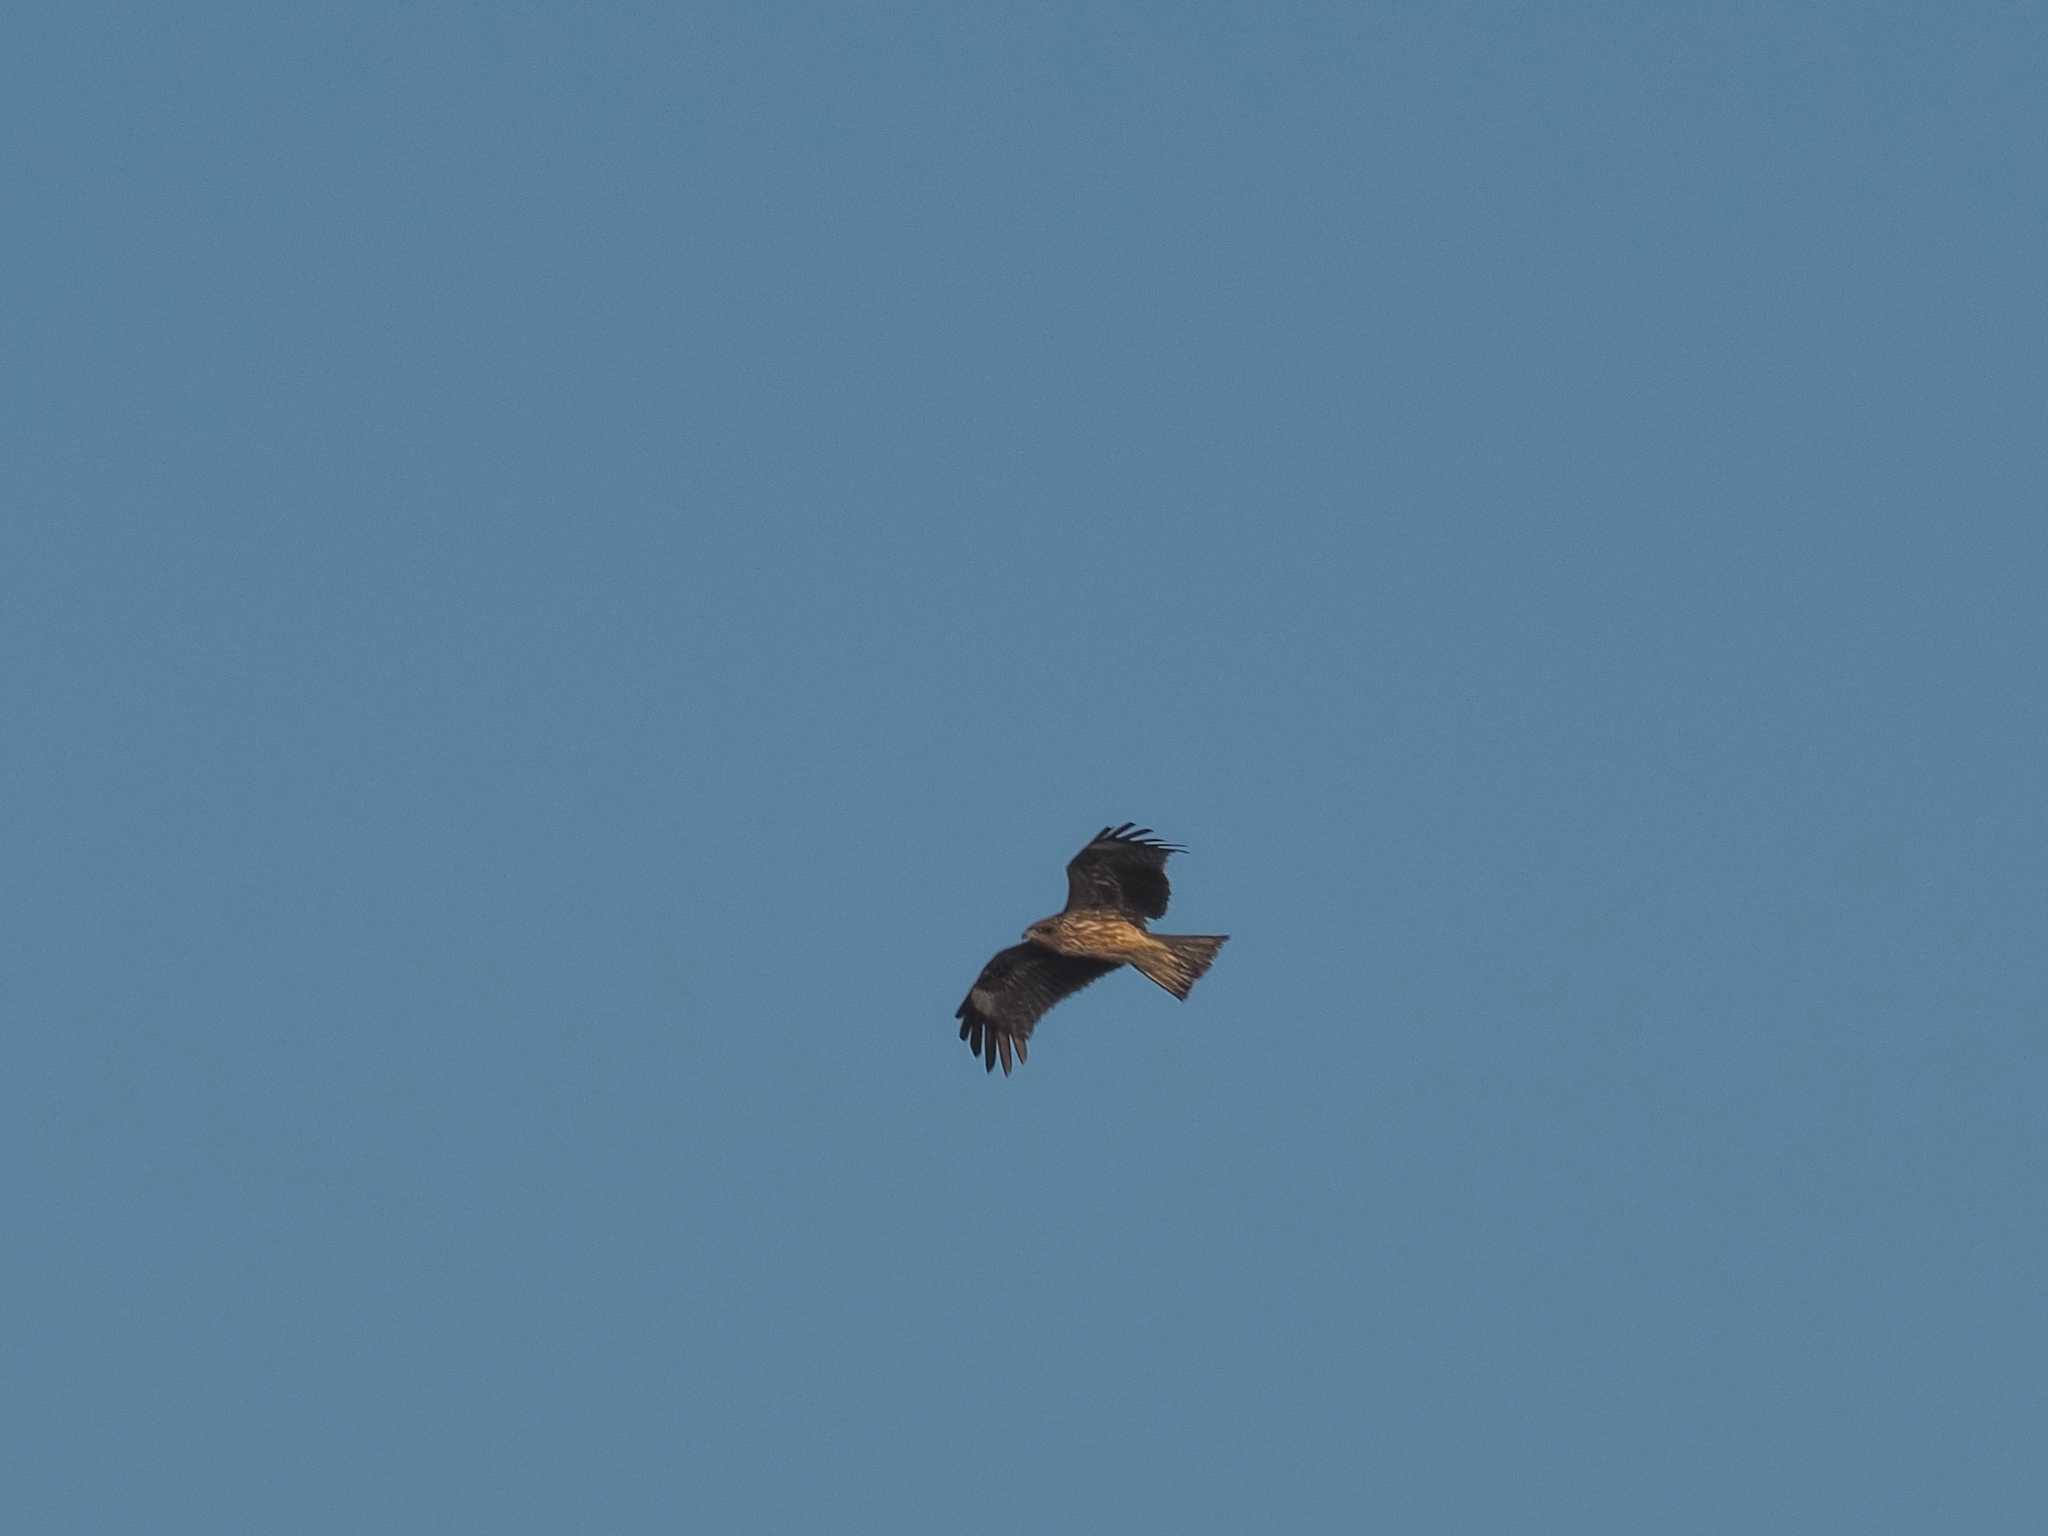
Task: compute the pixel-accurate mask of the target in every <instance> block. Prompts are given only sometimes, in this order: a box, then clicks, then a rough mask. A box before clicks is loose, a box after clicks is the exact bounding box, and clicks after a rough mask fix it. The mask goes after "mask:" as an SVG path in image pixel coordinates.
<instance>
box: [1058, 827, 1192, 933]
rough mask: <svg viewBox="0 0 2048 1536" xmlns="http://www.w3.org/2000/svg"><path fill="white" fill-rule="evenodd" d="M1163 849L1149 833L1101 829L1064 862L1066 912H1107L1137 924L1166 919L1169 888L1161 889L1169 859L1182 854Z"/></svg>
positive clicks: (1145, 829) (1181, 850)
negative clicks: (1095, 909)
mask: <svg viewBox="0 0 2048 1536" xmlns="http://www.w3.org/2000/svg"><path fill="white" fill-rule="evenodd" d="M1186 851H1187V850H1186V849H1184V848H1182V847H1181V846H1180V845H1179V844H1177V843H1163V842H1161V841H1160V840H1159V839H1158V838H1156V837H1154V836H1153V835H1152V829H1151V828H1150V827H1133V826H1132V825H1131V824H1130V823H1129V822H1128V821H1127V822H1125V823H1124V824H1123V825H1122V826H1120V827H1104V828H1103V829H1102V830H1101V831H1100V832H1098V833H1096V834H1095V836H1094V838H1093V839H1092V840H1091V841H1090V842H1089V844H1088V846H1087V847H1086V848H1083V849H1082V850H1081V851H1080V852H1079V853H1077V854H1075V855H1074V856H1073V858H1072V859H1070V860H1068V862H1067V907H1066V910H1067V911H1069V912H1073V911H1076V910H1077V909H1079V908H1082V907H1111V908H1114V909H1115V910H1116V911H1118V912H1121V913H1123V914H1124V916H1126V917H1128V918H1132V919H1134V920H1138V921H1142V920H1143V919H1145V918H1148V917H1163V916H1165V915H1166V903H1167V901H1168V900H1169V899H1171V897H1172V895H1173V887H1171V886H1170V885H1168V884H1167V883H1166V860H1167V856H1168V855H1169V854H1175V853H1185V852H1186Z"/></svg>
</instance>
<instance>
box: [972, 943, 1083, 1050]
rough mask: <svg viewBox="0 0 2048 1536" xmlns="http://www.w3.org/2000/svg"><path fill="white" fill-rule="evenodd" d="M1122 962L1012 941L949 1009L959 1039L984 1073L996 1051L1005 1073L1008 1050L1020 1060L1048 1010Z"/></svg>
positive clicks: (985, 966)
mask: <svg viewBox="0 0 2048 1536" xmlns="http://www.w3.org/2000/svg"><path fill="white" fill-rule="evenodd" d="M1121 963H1122V962H1121V961H1117V960H1085V959H1082V958H1081V957H1080V956H1078V955H1062V954H1058V953H1055V952H1054V951H1053V950H1050V949H1046V948H1044V947H1043V946H1041V945H1038V944H1031V943H1025V944H1012V945H1011V946H1010V947H1009V948H1008V949H1005V950H1001V951H999V952H998V953H997V954H996V956H995V958H994V959H992V960H990V961H989V963H988V964H987V965H984V966H983V967H982V968H981V974H980V975H979V976H977V977H976V978H975V979H974V986H973V987H972V988H971V989H970V990H969V991H968V993H967V996H965V997H964V998H962V999H961V1000H960V1006H959V1007H958V1008H956V1009H954V1010H953V1017H954V1018H956V1019H958V1020H959V1021H960V1038H961V1039H962V1040H965V1041H966V1042H967V1048H968V1049H969V1050H970V1051H972V1052H974V1054H975V1055H977V1056H979V1057H980V1058H981V1059H982V1060H983V1061H984V1062H986V1063H987V1066H986V1068H985V1070H987V1071H990V1072H993V1071H995V1069H996V1057H997V1055H998V1054H1000V1055H1001V1056H1002V1058H1003V1075H1004V1076H1005V1077H1008V1076H1009V1075H1010V1057H1011V1053H1012V1052H1013V1051H1014V1052H1015V1054H1016V1059H1017V1060H1018V1061H1022V1060H1024V1057H1025V1049H1024V1043H1025V1041H1027V1040H1029V1039H1030V1038H1031V1030H1032V1027H1033V1026H1034V1025H1036V1024H1037V1023H1038V1021H1039V1020H1040V1019H1041V1018H1043V1017H1045V1013H1046V1010H1047V1009H1049V1008H1050V1007H1052V1005H1053V1004H1054V1003H1056V1002H1058V1001H1059V1000H1060V999H1061V998H1063V997H1066V996H1067V995H1068V994H1070V993H1074V992H1078V991H1080V990H1081V989H1082V988H1083V987H1085V986H1087V985H1088V983H1089V982H1091V981H1094V980H1096V979H1097V978H1098V977H1102V976H1107V975H1108V974H1109V973H1110V972H1111V971H1113V970H1115V969H1116V968H1117V966H1118V965H1120V964H1121Z"/></svg>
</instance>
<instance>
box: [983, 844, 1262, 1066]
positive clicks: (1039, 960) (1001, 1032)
mask: <svg viewBox="0 0 2048 1536" xmlns="http://www.w3.org/2000/svg"><path fill="white" fill-rule="evenodd" d="M1185 852H1187V850H1186V849H1185V848H1182V847H1180V846H1179V845H1177V844H1174V843H1163V842H1161V841H1159V839H1158V838H1156V837H1154V836H1153V835H1152V829H1151V828H1150V827H1134V826H1132V824H1131V823H1130V822H1128V821H1127V822H1125V823H1124V824H1123V825H1122V826H1120V827H1104V828H1103V829H1102V830H1101V831H1100V832H1098V833H1096V834H1095V836H1094V837H1092V838H1091V839H1089V842H1088V846H1087V847H1086V848H1083V849H1082V850H1081V851H1080V852H1079V853H1077V854H1075V855H1074V857H1073V858H1072V859H1070V860H1069V861H1068V862H1067V904H1066V906H1065V907H1063V908H1061V909H1060V911H1059V912H1058V913H1057V914H1055V915H1054V916H1052V917H1045V918H1040V919H1039V920H1038V921H1037V922H1035V923H1033V924H1032V925H1031V926H1030V927H1029V928H1026V929H1025V930H1024V942H1023V943H1022V944H1012V945H1011V946H1010V947H1009V948H1008V949H1005V950H1002V951H1000V952H999V953H998V954H997V955H996V956H995V958H994V959H992V960H990V961H989V963H988V964H987V965H985V966H983V967H982V968H981V974H980V975H979V976H977V977H976V978H975V980H974V985H973V987H972V988H970V989H969V991H968V993H967V996H966V997H964V998H962V999H961V1000H960V1006H959V1007H958V1008H957V1009H955V1010H954V1012H953V1017H954V1018H956V1019H958V1020H959V1021H960V1038H961V1039H962V1040H965V1041H966V1042H967V1048H968V1049H969V1050H970V1051H972V1052H974V1054H975V1055H977V1056H979V1057H980V1058H981V1059H982V1061H983V1062H984V1063H985V1064H986V1065H985V1066H984V1067H983V1070H984V1071H988V1072H993V1071H995V1069H996V1057H997V1056H998V1055H1000V1056H1001V1057H1002V1061H1003V1076H1005V1077H1008V1076H1009V1075H1010V1066H1011V1055H1012V1053H1013V1052H1014V1053H1015V1057H1016V1060H1018V1061H1023V1060H1024V1059H1025V1054H1026V1053H1025V1042H1026V1041H1028V1040H1029V1039H1030V1038H1031V1031H1032V1029H1033V1028H1034V1027H1035V1026H1036V1025H1037V1023H1038V1021H1039V1020H1040V1019H1041V1018H1043V1017H1044V1016H1045V1014H1046V1012H1047V1011H1048V1010H1049V1009H1051V1007H1052V1006H1053V1005H1054V1004H1055V1003H1057V1002H1059V1001H1060V999H1061V998H1063V997H1066V996H1068V995H1069V994H1071V993H1074V992H1078V991H1080V990H1081V989H1082V988H1083V987H1085V986H1087V985H1088V983H1089V982H1091V981H1095V980H1098V979H1100V978H1101V977H1104V976H1107V975H1108V974H1109V973H1110V972H1111V971H1113V970H1115V969H1116V968H1117V967H1118V966H1120V965H1124V964H1130V965H1134V966H1136V967H1137V968H1138V969H1139V970H1140V971H1141V972H1143V973H1144V974H1145V975H1146V976H1147V977H1149V978H1150V979H1151V980H1153V981H1156V982H1158V983H1159V985H1160V986H1162V987H1164V988H1166V990H1167V991H1169V992H1171V993H1172V994H1173V995H1174V996H1175V997H1177V998H1180V999H1181V1000H1182V1001H1186V999H1187V995H1188V992H1189V991H1190V990H1191V989H1192V988H1193V987H1194V984H1195V983H1196V982H1197V981H1199V980H1200V979H1201V977H1202V974H1203V973H1204V972H1205V971H1207V970H1208V969H1209V965H1210V962H1212V961H1213V960H1215V958H1216V951H1217V950H1219V949H1221V948H1222V947H1223V941H1224V940H1225V939H1227V938H1228V937H1229V935H1228V934H1179V933H1147V932H1146V931H1145V920H1146V919H1147V918H1151V917H1163V916H1165V915H1166V903H1167V901H1168V900H1169V898H1171V896H1172V894H1173V890H1172V887H1171V886H1169V885H1168V884H1167V881H1166V860H1167V858H1168V857H1169V856H1170V855H1172V854H1176V853H1185Z"/></svg>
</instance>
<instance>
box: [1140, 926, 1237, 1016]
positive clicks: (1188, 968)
mask: <svg viewBox="0 0 2048 1536" xmlns="http://www.w3.org/2000/svg"><path fill="white" fill-rule="evenodd" d="M1229 937H1230V935H1229V934H1227V933H1214V934H1211V933H1155V934H1152V935H1151V939H1152V942H1151V944H1150V945H1149V946H1147V948H1146V950H1145V952H1144V953H1143V954H1141V955H1133V956H1131V964H1133V965H1135V966H1136V967H1137V968H1138V969H1139V970H1141V971H1143V972H1144V973H1145V974H1146V975H1147V976H1149V977H1150V978H1151V979H1152V980H1154V981H1156V982H1158V983H1159V985H1160V986H1162V987H1164V988H1166V990H1167V991H1169V992H1171V993H1172V994H1173V995H1174V996H1175V997H1177V998H1179V999H1181V1000H1182V1001H1183V1002H1185V1001H1186V1000H1187V995H1188V993H1189V992H1190V991H1192V990H1193V989H1194V985H1195V983H1196V982H1198V981H1200V980H1201V979H1202V976H1203V973H1204V972H1206V971H1207V970H1208V969H1209V967H1210V966H1211V965H1212V964H1214V963H1215V960H1216V951H1217V950H1219V949H1221V948H1222V947H1223V943H1224V940H1226V939H1228V938H1229Z"/></svg>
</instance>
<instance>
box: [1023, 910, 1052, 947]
mask: <svg viewBox="0 0 2048 1536" xmlns="http://www.w3.org/2000/svg"><path fill="white" fill-rule="evenodd" d="M1052 934H1053V919H1052V918H1049V917H1041V918H1040V919H1039V920H1038V921H1037V922H1035V923H1033V924H1032V925H1031V926H1030V927H1029V928H1026V929H1025V930H1024V939H1025V942H1026V943H1029V944H1043V945H1045V946H1046V948H1048V949H1050V948H1051V947H1052Z"/></svg>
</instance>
